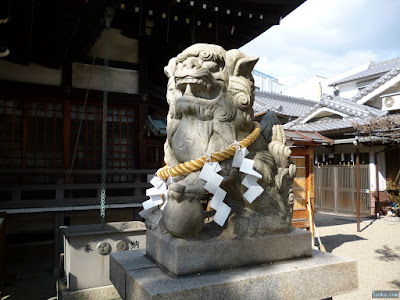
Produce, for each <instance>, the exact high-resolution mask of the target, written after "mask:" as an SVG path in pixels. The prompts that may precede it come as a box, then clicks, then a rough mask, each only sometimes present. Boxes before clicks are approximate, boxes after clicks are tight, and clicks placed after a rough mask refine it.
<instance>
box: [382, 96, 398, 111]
mask: <svg viewBox="0 0 400 300" xmlns="http://www.w3.org/2000/svg"><path fill="white" fill-rule="evenodd" d="M397 109H400V95H387V96H386V97H382V110H384V111H388V110H397Z"/></svg>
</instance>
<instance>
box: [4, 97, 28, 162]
mask: <svg viewBox="0 0 400 300" xmlns="http://www.w3.org/2000/svg"><path fill="white" fill-rule="evenodd" d="M0 116H1V119H0V145H1V146H0V168H1V169H14V168H21V167H22V138H23V125H22V118H23V117H22V116H23V102H22V101H14V100H2V99H0Z"/></svg>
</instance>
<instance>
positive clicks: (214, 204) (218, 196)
mask: <svg viewBox="0 0 400 300" xmlns="http://www.w3.org/2000/svg"><path fill="white" fill-rule="evenodd" d="M225 196H226V192H225V191H224V190H223V189H221V188H218V189H217V191H216V193H215V194H214V196H213V197H212V199H211V202H210V207H211V208H212V209H215V210H218V209H219V207H220V206H221V204H222V203H223V202H224V199H225Z"/></svg>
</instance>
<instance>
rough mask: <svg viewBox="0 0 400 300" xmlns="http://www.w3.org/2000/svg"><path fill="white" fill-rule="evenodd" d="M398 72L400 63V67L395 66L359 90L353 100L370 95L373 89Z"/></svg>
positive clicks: (399, 72) (399, 71)
mask: <svg viewBox="0 0 400 300" xmlns="http://www.w3.org/2000/svg"><path fill="white" fill-rule="evenodd" d="M398 74H400V64H399V66H398V67H396V68H393V69H392V70H391V71H389V72H387V73H386V74H385V75H383V76H381V77H379V78H378V79H377V80H375V81H374V82H372V83H371V84H369V85H368V86H366V87H365V88H364V89H362V90H361V91H359V92H358V94H357V95H355V96H354V97H353V98H351V101H353V102H356V101H358V100H360V99H361V98H363V97H364V96H366V95H368V94H369V93H371V92H372V91H374V90H376V89H377V88H378V87H380V86H382V85H383V84H385V83H386V82H388V81H389V80H390V79H392V78H393V77H395V76H397V75H398Z"/></svg>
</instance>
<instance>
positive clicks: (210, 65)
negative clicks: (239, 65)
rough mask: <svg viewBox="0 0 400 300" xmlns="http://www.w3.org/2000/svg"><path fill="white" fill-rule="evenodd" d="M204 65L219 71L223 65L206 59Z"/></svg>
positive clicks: (211, 69) (213, 70)
mask: <svg viewBox="0 0 400 300" xmlns="http://www.w3.org/2000/svg"><path fill="white" fill-rule="evenodd" d="M203 67H204V68H207V69H209V70H210V71H211V72H213V73H215V72H219V71H221V69H222V67H221V66H220V65H219V64H217V63H216V62H213V61H206V62H204V63H203Z"/></svg>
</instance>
